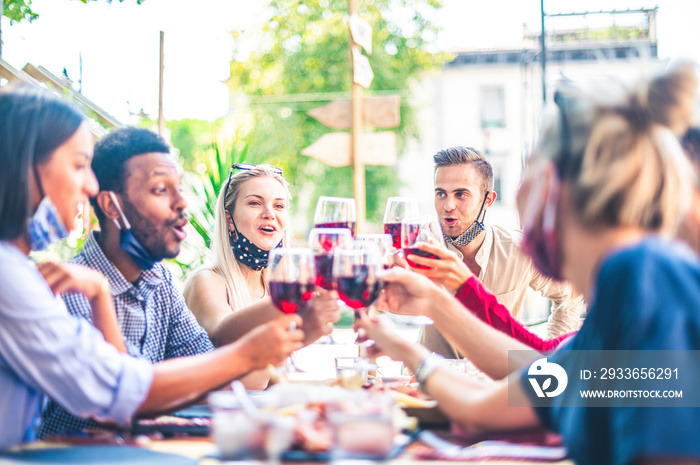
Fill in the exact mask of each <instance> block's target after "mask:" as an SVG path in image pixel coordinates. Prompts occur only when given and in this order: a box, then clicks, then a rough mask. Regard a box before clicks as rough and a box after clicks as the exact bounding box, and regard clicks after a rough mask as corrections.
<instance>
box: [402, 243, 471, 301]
mask: <svg viewBox="0 0 700 465" xmlns="http://www.w3.org/2000/svg"><path fill="white" fill-rule="evenodd" d="M416 247H417V248H418V249H420V250H423V251H425V252H428V253H431V254H433V255H435V256H436V257H438V259H433V258H426V257H419V256H418V255H411V256H410V257H411V261H412V262H415V263H416V264H418V265H423V266H427V267H428V269H421V268H411V271H415V272H416V273H418V274H421V275H423V276H425V277H427V278H430V279H431V280H432V281H433V282H435V283H437V284H440V285H441V286H444V287H445V289H447V290H449V291H450V292H455V291H457V289H459V287H460V286H461V285H462V284H464V283H465V282H466V280H467V279H469V278H470V277H471V276H473V275H474V273H472V271H471V270H470V269H469V267H468V266H467V265H466V264H465V263H464V262H463V261H462V260H461V259H460V258H459V256H458V255H457V254H456V253H454V252H453V251H451V250H449V249H446V248H444V247H441V246H438V245H434V244H428V243H427V242H419V243H417V244H416Z"/></svg>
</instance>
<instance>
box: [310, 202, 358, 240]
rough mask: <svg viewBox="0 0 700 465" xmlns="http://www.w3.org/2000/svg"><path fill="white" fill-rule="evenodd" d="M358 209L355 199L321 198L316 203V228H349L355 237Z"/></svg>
mask: <svg viewBox="0 0 700 465" xmlns="http://www.w3.org/2000/svg"><path fill="white" fill-rule="evenodd" d="M356 222H357V209H356V207H355V199H351V198H346V197H326V196H321V197H319V198H318V202H317V203H316V211H315V212H314V227H316V228H348V229H349V230H350V232H351V233H352V235H353V236H354V235H355V225H356Z"/></svg>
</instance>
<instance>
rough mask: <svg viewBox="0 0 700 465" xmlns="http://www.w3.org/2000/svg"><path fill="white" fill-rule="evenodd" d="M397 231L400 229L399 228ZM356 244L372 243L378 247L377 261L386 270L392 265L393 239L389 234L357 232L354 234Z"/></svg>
mask: <svg viewBox="0 0 700 465" xmlns="http://www.w3.org/2000/svg"><path fill="white" fill-rule="evenodd" d="M399 231H401V229H400V228H399ZM355 243H356V244H360V245H362V244H374V245H376V246H377V248H378V249H379V261H380V262H381V264H382V267H383V268H384V269H385V270H388V269H389V268H391V267H392V266H393V265H394V257H393V251H394V250H393V249H394V246H393V240H392V237H391V236H390V235H389V234H382V233H376V234H358V235H357V236H355Z"/></svg>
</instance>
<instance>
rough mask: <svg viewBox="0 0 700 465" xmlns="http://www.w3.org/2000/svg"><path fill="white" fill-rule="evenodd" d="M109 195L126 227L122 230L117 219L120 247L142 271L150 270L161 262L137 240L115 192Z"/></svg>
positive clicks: (115, 221) (115, 222)
mask: <svg viewBox="0 0 700 465" xmlns="http://www.w3.org/2000/svg"><path fill="white" fill-rule="evenodd" d="M109 195H110V197H112V201H113V202H114V205H115V206H116V207H117V210H119V215H121V217H122V221H123V222H124V227H123V228H122V227H121V225H120V224H119V222H118V221H117V220H116V219H115V220H114V224H116V225H117V228H119V245H120V246H121V248H122V249H124V252H126V253H127V254H129V256H130V257H131V258H132V259H133V260H134V262H136V264H137V265H138V266H139V268H141V269H142V270H150V269H151V268H153V266H154V265H155V264H156V263H158V262H159V261H160V260H159V259H157V258H153V256H152V255H151V253H150V252H149V251H148V250H146V248H145V247H144V246H143V245H141V242H139V240H138V239H137V238H136V236H135V235H134V231H133V230H132V229H131V224H130V223H129V220H127V219H126V216H125V215H124V212H123V211H122V208H121V206H120V205H119V202H118V201H117V197H116V196H115V195H114V192H110V193H109Z"/></svg>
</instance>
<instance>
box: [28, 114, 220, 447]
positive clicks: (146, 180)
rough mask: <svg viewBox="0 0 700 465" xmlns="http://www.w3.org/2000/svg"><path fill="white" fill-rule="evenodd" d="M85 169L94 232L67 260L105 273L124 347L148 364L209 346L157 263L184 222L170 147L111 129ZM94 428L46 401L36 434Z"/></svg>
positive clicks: (170, 250) (172, 248)
mask: <svg viewBox="0 0 700 465" xmlns="http://www.w3.org/2000/svg"><path fill="white" fill-rule="evenodd" d="M92 168H93V170H94V172H95V176H96V177H97V180H98V182H99V184H100V192H99V194H98V195H97V197H96V198H94V199H92V204H93V207H94V209H95V213H96V215H97V218H98V220H99V223H100V230H101V231H100V232H95V231H93V232H92V233H91V234H90V235H89V236H88V238H87V240H86V241H85V244H84V246H83V249H82V251H81V252H80V253H79V254H78V255H77V256H76V257H75V258H74V259H73V260H72V261H73V262H74V263H79V264H81V265H85V266H88V267H90V268H94V269H96V270H98V271H100V272H102V273H103V274H104V275H105V276H106V277H107V279H108V281H109V285H110V289H111V291H112V297H113V299H114V307H115V310H116V312H117V317H118V318H119V322H120V324H121V330H122V333H123V335H124V339H125V343H126V346H127V350H128V352H129V354H130V355H132V356H134V357H139V358H144V359H146V360H149V361H150V362H151V363H156V362H160V361H163V360H166V359H170V358H175V357H185V356H189V355H196V354H201V353H205V352H209V351H211V350H214V346H213V345H212V343H211V341H210V340H209V337H208V336H207V333H206V331H205V330H204V329H203V328H202V327H201V326H200V325H199V324H198V323H197V320H196V319H195V317H194V315H193V314H192V312H191V311H190V310H189V309H188V308H187V305H186V304H185V299H184V298H183V297H182V293H181V292H180V291H179V290H178V289H177V288H176V287H175V286H174V284H173V278H172V276H171V274H170V272H169V271H168V270H166V269H165V267H164V266H163V265H162V264H161V263H160V261H161V260H162V259H165V258H174V257H176V256H177V254H178V253H179V252H180V243H181V242H182V240H183V239H184V238H185V235H186V234H185V232H184V229H183V228H184V226H185V225H186V224H187V217H186V216H185V213H184V210H185V207H186V206H187V202H186V201H185V199H184V198H183V196H182V194H181V192H180V181H181V176H180V170H179V167H178V165H177V162H176V161H175V158H174V157H173V156H172V155H170V147H168V145H167V144H166V143H165V141H164V140H163V139H162V138H161V137H160V136H158V135H157V134H154V133H153V132H151V131H148V130H145V129H139V128H124V129H119V130H116V131H113V132H112V133H110V134H109V135H107V136H106V137H105V138H103V139H102V140H101V141H100V142H98V144H97V145H96V146H95V155H94V158H93V162H92ZM124 217H126V221H125V219H124ZM129 226H130V227H131V232H132V233H133V236H132V239H133V238H136V240H137V241H138V243H140V245H141V246H143V248H142V249H141V250H140V254H136V256H134V250H132V249H133V247H131V245H129V244H125V242H124V239H125V238H124V237H123V236H124V235H125V233H126V231H127V229H128V227H129ZM125 248H126V250H125ZM137 250H138V249H137ZM129 252H131V254H130V253H129ZM62 297H63V300H64V302H65V304H66V306H67V308H68V311H69V312H70V313H71V314H73V315H75V316H79V317H81V318H84V319H86V320H88V321H90V322H92V310H91V307H90V302H89V301H88V299H87V298H86V297H85V296H83V295H82V294H65V295H63V296H62ZM99 427H100V426H99V425H98V424H97V423H95V422H93V421H91V420H84V419H81V418H78V417H74V416H72V415H70V414H69V413H68V412H66V411H65V410H64V409H63V408H62V407H60V406H59V405H58V404H57V403H55V402H53V401H51V402H50V403H49V405H48V407H47V409H46V410H45V412H44V419H43V424H42V427H41V431H40V435H41V436H44V435H46V434H50V433H58V432H65V431H73V430H82V429H86V428H90V429H92V428H96V429H97V428H99Z"/></svg>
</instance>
